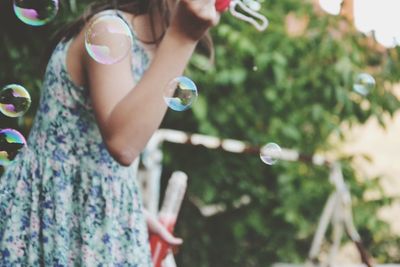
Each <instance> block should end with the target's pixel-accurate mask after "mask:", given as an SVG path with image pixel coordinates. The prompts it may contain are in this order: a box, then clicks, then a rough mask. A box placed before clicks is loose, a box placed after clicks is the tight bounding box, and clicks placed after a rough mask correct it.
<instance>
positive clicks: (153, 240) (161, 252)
mask: <svg viewBox="0 0 400 267" xmlns="http://www.w3.org/2000/svg"><path fill="white" fill-rule="evenodd" d="M159 220H160V222H161V223H162V224H163V225H164V226H165V227H166V228H167V230H168V231H169V232H170V233H172V232H173V231H174V227H175V223H176V219H174V218H166V217H164V218H159ZM150 246H151V252H152V260H153V264H154V267H161V263H162V261H163V260H164V258H165V257H166V256H167V254H168V250H169V248H170V246H169V245H168V244H167V243H165V242H164V241H163V240H162V239H161V238H160V237H159V236H158V235H155V234H152V235H151V236H150Z"/></svg>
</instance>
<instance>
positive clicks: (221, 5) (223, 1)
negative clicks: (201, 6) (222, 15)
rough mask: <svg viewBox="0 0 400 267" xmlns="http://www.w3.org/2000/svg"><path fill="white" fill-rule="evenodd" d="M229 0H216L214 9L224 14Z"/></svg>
mask: <svg viewBox="0 0 400 267" xmlns="http://www.w3.org/2000/svg"><path fill="white" fill-rule="evenodd" d="M230 3H231V0H217V1H216V2H215V8H216V9H217V11H218V12H224V11H226V10H227V9H228V7H229V4H230Z"/></svg>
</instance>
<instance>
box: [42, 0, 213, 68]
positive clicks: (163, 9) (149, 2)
mask: <svg viewBox="0 0 400 267" xmlns="http://www.w3.org/2000/svg"><path fill="white" fill-rule="evenodd" d="M108 9H118V10H121V11H124V12H127V13H130V14H133V15H134V16H138V15H143V14H150V28H151V31H152V34H153V40H152V41H150V43H155V44H158V43H159V42H160V41H161V40H162V37H163V36H164V34H162V35H161V36H156V30H155V22H154V16H155V14H161V16H162V19H163V32H164V33H165V31H166V29H167V27H168V25H169V20H170V16H171V11H170V9H169V7H168V5H167V0H112V1H105V2H104V1H103V2H102V1H96V3H93V4H91V5H90V6H89V7H88V8H87V9H86V11H85V12H84V13H83V14H82V15H81V16H80V17H79V18H78V19H77V20H75V21H73V22H72V23H70V24H69V25H67V26H66V27H64V28H63V29H61V30H60V31H59V32H58V33H57V34H56V35H55V37H54V38H53V42H52V44H51V49H54V47H55V46H56V45H57V43H58V42H60V41H61V40H63V41H68V40H69V39H71V38H73V37H75V36H76V35H77V34H78V33H79V32H80V31H81V30H82V28H83V27H84V26H85V24H86V23H87V22H88V21H89V20H90V19H91V18H92V17H93V16H94V15H96V14H97V13H99V12H101V11H103V10H108ZM144 42H145V41H144ZM147 43H149V42H148V41H147ZM199 48H200V52H202V53H204V54H207V55H208V56H209V58H210V60H211V61H213V60H214V50H213V42H212V39H211V37H210V35H209V34H206V35H205V36H204V37H203V38H202V40H200V42H199ZM51 52H52V51H50V53H51ZM48 54H49V53H48Z"/></svg>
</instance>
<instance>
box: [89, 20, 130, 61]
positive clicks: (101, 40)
mask: <svg viewBox="0 0 400 267" xmlns="http://www.w3.org/2000/svg"><path fill="white" fill-rule="evenodd" d="M132 42H133V37H132V32H131V30H130V28H129V26H128V24H127V23H126V22H125V21H124V20H123V19H122V18H120V17H118V15H117V14H105V15H101V16H99V17H98V18H96V19H94V20H93V22H92V23H91V24H90V25H89V27H88V29H87V31H86V34H85V47H86V51H87V52H88V54H89V55H90V56H91V57H92V58H93V59H94V60H95V61H97V62H99V63H101V64H106V65H111V64H115V63H118V62H120V61H121V60H123V59H124V58H125V57H126V56H127V55H128V53H129V51H130V50H131V49H132Z"/></svg>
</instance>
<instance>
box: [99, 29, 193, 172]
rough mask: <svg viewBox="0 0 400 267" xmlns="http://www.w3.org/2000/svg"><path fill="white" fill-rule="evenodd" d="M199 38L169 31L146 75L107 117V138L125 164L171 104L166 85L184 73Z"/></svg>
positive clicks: (153, 129)
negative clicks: (181, 35)
mask: <svg viewBox="0 0 400 267" xmlns="http://www.w3.org/2000/svg"><path fill="white" fill-rule="evenodd" d="M195 46H196V42H194V41H191V40H187V39H182V38H179V36H176V35H174V33H173V32H171V31H169V32H168V31H167V33H166V35H165V37H164V39H163V41H162V42H161V43H160V45H159V48H158V50H157V52H156V54H155V56H154V58H153V61H152V63H151V65H150V67H149V69H148V70H147V71H146V72H145V73H144V75H143V77H142V79H141V80H140V81H139V82H138V84H137V85H136V86H135V88H133V90H131V92H130V93H129V94H128V95H127V96H126V97H124V98H123V99H122V100H121V101H120V102H119V103H118V104H117V105H116V106H115V107H114V109H113V110H112V112H111V114H110V115H109V117H108V118H107V121H106V131H105V142H106V144H107V146H108V149H109V151H110V153H111V154H112V155H113V157H114V158H116V160H117V161H118V162H120V163H121V164H123V165H130V164H131V163H132V161H133V160H134V159H135V158H136V157H137V156H138V155H139V154H140V152H141V151H142V150H143V148H144V147H145V145H146V143H147V142H148V140H149V139H150V137H151V136H152V134H153V133H154V131H155V130H156V129H157V128H158V127H159V125H160V123H161V121H162V119H163V117H164V115H165V113H166V109H167V106H166V104H165V102H164V100H163V89H164V88H165V86H166V85H167V84H168V82H169V81H170V80H172V79H173V78H175V77H177V76H179V75H181V74H182V73H183V71H184V69H185V67H186V65H187V63H188V61H189V59H190V57H191V55H192V53H193V51H194V49H195Z"/></svg>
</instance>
